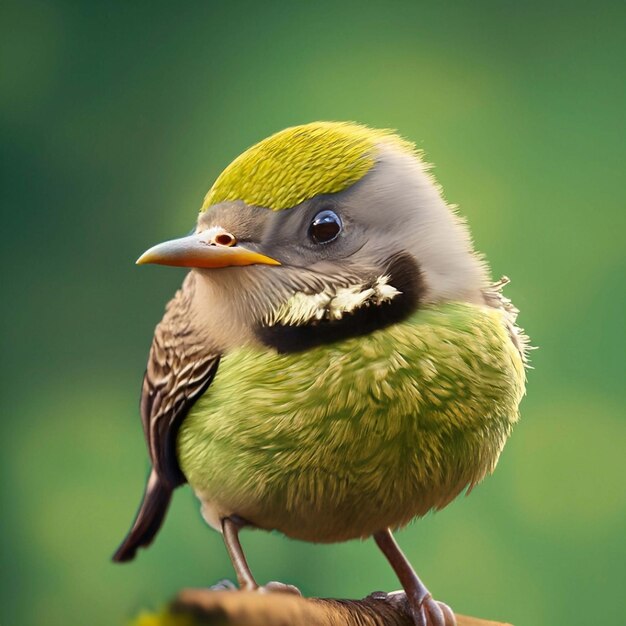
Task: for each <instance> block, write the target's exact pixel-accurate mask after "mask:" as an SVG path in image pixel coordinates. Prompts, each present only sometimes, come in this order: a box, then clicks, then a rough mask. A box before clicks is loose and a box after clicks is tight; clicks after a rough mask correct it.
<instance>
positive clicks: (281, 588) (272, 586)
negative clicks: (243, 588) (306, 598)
mask: <svg viewBox="0 0 626 626" xmlns="http://www.w3.org/2000/svg"><path fill="white" fill-rule="evenodd" d="M257 591H258V592H259V593H290V594H292V595H296V596H301V595H302V593H301V592H300V589H298V588H297V587H295V586H294V585H286V584H285V583H279V582H276V581H275V580H273V581H272V582H269V583H267V584H265V585H263V586H262V587H258V588H257Z"/></svg>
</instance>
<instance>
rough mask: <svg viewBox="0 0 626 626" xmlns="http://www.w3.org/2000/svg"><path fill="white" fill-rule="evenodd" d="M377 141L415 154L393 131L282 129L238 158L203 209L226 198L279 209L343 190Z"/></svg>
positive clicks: (335, 125)
mask: <svg viewBox="0 0 626 626" xmlns="http://www.w3.org/2000/svg"><path fill="white" fill-rule="evenodd" d="M382 141H385V142H387V143H392V144H393V145H395V146H397V147H400V148H401V149H403V150H407V151H414V148H413V145H412V144H410V143H409V142H407V141H404V140H403V139H401V138H400V137H398V136H397V135H395V134H394V133H392V132H390V131H384V130H374V129H372V128H368V127H367V126H362V125H360V124H351V123H347V122H314V123H311V124H304V125H302V126H293V127H291V128H286V129H285V130H282V131H280V132H278V133H276V134H274V135H272V136H270V137H268V138H267V139H264V140H263V141H261V142H259V143H257V144H256V145H254V146H252V147H251V148H249V149H248V150H246V151H245V152H244V153H243V154H241V155H240V156H238V157H237V158H236V159H235V160H234V161H233V162H232V163H231V164H230V165H229V166H228V167H227V168H226V169H225V170H224V171H223V172H222V173H221V174H220V175H219V177H218V178H217V180H216V181H215V184H214V185H213V187H211V189H210V190H209V193H208V194H207V196H206V198H205V200H204V204H203V206H202V211H205V210H206V209H207V208H208V207H210V206H211V205H213V204H217V203H219V202H223V201H225V200H242V201H243V202H245V203H246V204H250V205H255V206H261V207H265V208H269V209H273V210H281V209H287V208H290V207H293V206H296V205H297V204H300V203H301V202H303V201H304V200H307V199H309V198H312V197H313V196H316V195H319V194H324V193H337V192H339V191H343V190H344V189H345V188H347V187H349V186H350V185H352V184H353V183H355V182H357V181H358V180H360V179H361V178H362V177H363V176H364V175H365V174H367V172H368V171H369V170H370V168H371V167H372V166H373V165H374V149H375V146H376V144H377V143H380V142H382Z"/></svg>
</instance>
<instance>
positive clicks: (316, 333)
mask: <svg viewBox="0 0 626 626" xmlns="http://www.w3.org/2000/svg"><path fill="white" fill-rule="evenodd" d="M382 274H383V275H384V276H388V277H389V280H388V281H387V285H389V286H390V287H393V288H395V289H396V290H397V291H398V292H399V293H397V294H396V295H395V296H394V297H393V298H390V299H385V300H383V301H382V302H380V303H376V304H375V303H373V302H368V303H366V304H365V305H363V306H360V307H358V308H355V309H354V310H353V311H351V312H346V313H344V314H343V315H342V317H341V318H340V319H329V318H327V317H324V318H322V319H315V320H311V321H309V322H308V323H304V324H298V325H292V324H281V323H277V324H273V325H263V326H259V327H258V328H257V329H256V335H257V337H258V339H259V340H260V341H261V342H262V343H264V344H265V345H266V346H268V347H271V348H274V349H275V350H277V351H278V352H280V353H283V354H284V353H289V352H301V351H303V350H308V349H309V348H314V347H316V346H320V345H325V344H329V343H334V342H336V341H341V340H343V339H349V338H350V337H359V336H361V335H368V334H369V333H371V332H373V331H375V330H379V329H381V328H385V327H387V326H391V325H392V324H397V323H398V322H402V321H404V320H405V319H406V318H407V317H409V316H410V315H411V314H412V313H413V312H415V311H416V310H417V309H418V307H419V304H420V298H421V296H422V294H423V292H424V283H423V279H422V275H421V272H420V269H419V267H418V265H417V263H416V261H415V259H414V258H413V257H412V256H411V255H409V254H407V253H401V254H397V255H394V256H393V257H390V258H389V260H388V263H387V265H386V268H385V270H384V272H383V273H382Z"/></svg>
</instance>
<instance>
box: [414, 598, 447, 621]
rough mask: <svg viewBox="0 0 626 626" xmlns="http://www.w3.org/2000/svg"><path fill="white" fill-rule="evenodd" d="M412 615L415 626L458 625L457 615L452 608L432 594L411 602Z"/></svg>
mask: <svg viewBox="0 0 626 626" xmlns="http://www.w3.org/2000/svg"><path fill="white" fill-rule="evenodd" d="M409 605H410V607H411V615H412V617H413V623H414V624H415V626H456V617H455V616H454V613H453V612H452V609H451V608H450V607H449V606H448V605H447V604H444V603H443V602H437V601H436V600H434V599H433V597H432V596H431V595H430V594H427V595H426V596H423V597H422V598H420V599H419V600H418V601H417V602H411V599H410V598H409Z"/></svg>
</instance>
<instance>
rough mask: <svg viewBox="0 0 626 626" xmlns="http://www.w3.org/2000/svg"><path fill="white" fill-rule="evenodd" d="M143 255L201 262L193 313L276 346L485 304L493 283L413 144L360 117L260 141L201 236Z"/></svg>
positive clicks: (225, 331) (221, 180)
mask: <svg viewBox="0 0 626 626" xmlns="http://www.w3.org/2000/svg"><path fill="white" fill-rule="evenodd" d="M137 262H138V263H140V264H143V263H159V264H163V265H176V266H184V267H191V268H195V272H194V273H195V274H196V278H195V283H196V294H195V300H196V301H197V303H198V307H197V308H198V311H197V315H198V316H200V317H201V316H203V315H206V316H207V320H206V324H207V325H208V326H211V330H212V332H213V333H215V331H216V325H218V326H219V327H220V329H221V333H222V337H223V341H222V343H223V344H224V346H228V345H232V344H237V343H240V342H241V341H242V339H250V338H254V339H256V340H260V341H262V342H263V343H266V344H269V345H272V346H274V347H275V348H277V349H278V350H280V351H289V350H299V349H304V348H307V347H311V346H313V345H316V344H319V343H325V342H329V341H334V340H337V339H340V338H344V337H347V336H354V335H359V334H364V333H368V332H371V331H372V330H375V329H376V328H380V327H382V326H386V325H388V324H391V323H394V322H397V321H400V320H402V319H404V318H405V317H407V316H408V315H410V314H411V313H412V312H413V311H415V310H416V309H417V308H418V307H420V306H428V305H432V304H436V303H439V302H443V301H448V300H459V301H465V302H475V303H479V302H483V294H482V289H483V288H484V287H485V285H486V270H485V267H484V265H483V263H482V261H481V259H480V258H479V257H478V256H477V255H476V254H475V253H474V252H473V250H472V244H471V239H470V236H469V233H468V230H467V227H466V226H465V224H464V223H463V222H462V221H461V220H460V219H459V218H458V217H457V216H456V215H455V214H454V212H453V211H452V210H451V209H450V207H448V206H447V204H446V203H445V201H444V200H443V198H442V196H441V192H440V189H439V187H438V186H437V184H436V183H435V181H434V179H433V178H432V176H431V175H430V174H429V172H428V166H427V165H426V164H425V163H424V162H423V161H422V160H421V159H420V156H419V154H418V153H417V152H416V151H415V149H414V147H413V146H412V145H411V144H409V143H408V142H406V141H404V140H402V139H401V138H400V137H398V136H397V135H395V134H394V133H391V132H388V131H380V130H373V129H370V128H367V127H365V126H361V125H357V124H352V123H331V122H317V123H312V124H306V125H303V126H296V127H293V128H287V129H286V130H283V131H281V132H279V133H277V134H275V135H272V136H271V137H269V138H267V139H265V140H263V141H261V142H260V143H258V144H256V145H255V146H253V147H252V148H250V149H249V150H247V151H246V152H244V153H243V154H242V155H240V156H239V157H238V158H236V159H235V160H234V161H233V162H232V163H231V164H230V165H229V166H228V167H227V168H226V169H225V170H224V171H223V172H222V174H220V176H219V177H218V178H217V180H216V181H215V184H214V185H213V187H212V188H211V189H210V191H209V192H208V194H207V196H206V198H205V201H204V204H203V206H202V209H201V212H200V215H199V217H198V222H197V227H196V230H195V233H194V234H193V235H190V236H188V237H184V238H182V239H176V240H173V241H168V242H165V243H162V244H158V245H156V246H154V247H153V248H150V249H149V250H148V251H146V252H145V253H144V254H143V255H142V256H141V257H140V258H139V260H138V261H137ZM209 318H210V319H209Z"/></svg>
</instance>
